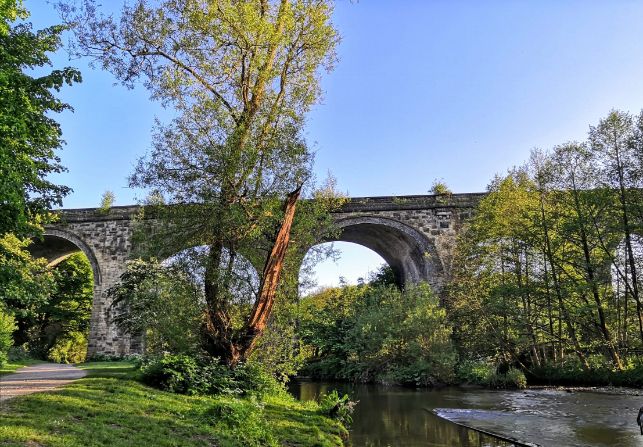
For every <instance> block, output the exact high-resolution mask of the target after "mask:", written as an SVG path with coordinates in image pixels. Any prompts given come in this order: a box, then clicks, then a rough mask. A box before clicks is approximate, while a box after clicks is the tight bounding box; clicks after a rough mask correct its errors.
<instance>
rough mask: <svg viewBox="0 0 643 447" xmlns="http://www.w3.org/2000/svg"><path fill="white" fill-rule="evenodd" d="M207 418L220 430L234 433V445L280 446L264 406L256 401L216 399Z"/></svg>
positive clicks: (206, 415)
mask: <svg viewBox="0 0 643 447" xmlns="http://www.w3.org/2000/svg"><path fill="white" fill-rule="evenodd" d="M205 417H206V418H208V419H209V420H210V423H211V424H212V425H213V426H214V427H216V428H217V429H218V430H221V431H226V432H231V433H234V436H232V437H231V438H232V439H231V441H233V442H234V445H243V446H248V447H254V446H257V447H260V446H274V447H277V446H279V445H280V444H279V443H278V442H277V440H276V438H275V436H274V435H273V433H272V429H271V427H270V425H269V422H268V421H267V419H266V417H265V414H264V406H263V405H261V404H260V403H259V402H257V401H256V400H249V401H248V400H238V399H234V400H230V399H221V398H220V399H216V400H215V402H214V405H212V407H210V409H208V410H207V411H206V413H205Z"/></svg>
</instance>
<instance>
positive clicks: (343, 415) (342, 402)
mask: <svg viewBox="0 0 643 447" xmlns="http://www.w3.org/2000/svg"><path fill="white" fill-rule="evenodd" d="M356 405H357V402H356V401H352V400H350V397H349V396H348V394H344V395H343V396H340V395H339V393H338V392H337V390H333V391H332V392H330V393H327V394H325V395H323V396H322V397H321V399H320V401H319V411H320V412H321V414H323V415H325V416H329V417H331V418H333V419H337V420H338V421H339V422H341V423H342V424H344V425H349V424H350V423H352V422H353V411H355V406H356Z"/></svg>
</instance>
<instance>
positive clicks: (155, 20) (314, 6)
mask: <svg viewBox="0 0 643 447" xmlns="http://www.w3.org/2000/svg"><path fill="white" fill-rule="evenodd" d="M59 7H60V11H61V12H62V16H63V18H64V19H65V21H66V22H67V23H69V24H70V25H73V26H74V29H75V33H76V36H77V45H76V47H75V51H77V53H78V54H81V55H85V56H90V57H92V58H93V59H94V60H95V61H96V62H97V63H99V64H100V65H101V66H102V67H104V68H106V69H108V70H110V71H111V72H112V73H113V74H114V75H115V76H116V77H117V78H118V79H119V80H120V81H121V82H122V83H123V84H124V85H126V86H130V87H131V86H133V85H134V84H135V82H136V81H138V80H139V79H142V80H143V83H144V85H145V86H146V87H147V88H148V90H149V91H150V93H151V96H152V98H154V99H156V100H159V101H161V102H162V103H163V104H164V105H167V106H171V107H173V108H174V109H175V111H176V118H175V119H174V120H173V121H172V122H171V123H169V124H165V125H162V124H158V125H157V128H156V134H155V139H154V141H155V142H154V147H153V150H152V152H151V154H150V156H149V157H147V158H144V159H142V160H140V162H139V164H138V166H137V169H136V171H135V173H134V174H133V175H132V178H131V184H132V186H137V187H145V188H150V189H154V190H156V191H158V192H159V193H160V195H161V196H163V197H164V199H165V201H166V203H167V204H172V205H175V206H171V207H165V208H164V209H162V210H161V209H160V210H158V213H160V214H159V216H161V217H163V218H165V219H164V220H165V222H166V223H167V224H168V225H167V226H166V230H165V231H163V230H160V233H162V234H163V242H164V244H165V246H166V248H167V247H172V246H174V247H175V248H176V249H179V248H184V247H185V246H186V244H187V245H190V244H192V245H201V244H205V245H207V246H208V247H209V250H208V251H207V255H206V256H204V257H203V258H204V259H203V263H204V265H203V267H204V271H205V301H206V304H207V306H206V307H207V309H206V319H205V320H206V321H205V324H204V334H205V343H204V347H205V348H206V349H207V351H208V352H209V353H210V354H212V355H215V356H220V357H222V358H224V359H225V360H226V362H227V363H228V364H230V365H234V364H236V363H237V362H238V361H240V360H243V359H244V358H246V357H247V356H248V355H249V353H250V352H251V350H252V347H253V346H254V342H255V340H256V337H257V336H258V335H260V334H261V333H262V331H263V329H264V327H265V324H266V321H267V319H268V316H269V314H270V311H271V308H272V304H273V302H274V299H275V294H276V290H277V286H278V284H279V280H280V275H281V271H282V269H283V265H284V257H285V255H286V248H287V247H288V243H289V239H290V233H291V225H292V222H293V218H294V214H295V209H296V204H297V200H298V198H299V196H300V194H301V191H302V186H303V184H304V183H305V182H306V180H308V178H309V177H310V161H311V154H310V152H309V151H308V148H307V146H306V144H305V141H304V139H303V138H302V135H301V130H302V126H303V122H304V116H305V114H306V112H307V111H308V110H309V109H310V107H311V106H312V105H313V104H314V103H316V102H317V101H318V99H319V97H320V87H319V76H320V72H319V71H320V68H322V67H325V68H327V69H330V68H331V67H332V64H333V62H334V59H335V55H334V48H335V45H336V44H337V41H338V37H337V33H336V31H335V30H334V29H333V27H332V25H331V23H330V15H331V12H332V6H331V4H330V2H328V1H320V0H279V1H269V0H246V1H241V2H239V1H233V0H213V1H208V2H202V1H197V0H178V1H177V0H163V1H158V2H153V1H148V0H137V1H136V2H134V4H133V5H132V6H124V7H123V9H122V11H121V17H120V19H119V21H117V20H115V19H113V18H112V17H105V16H103V15H101V14H100V13H99V9H98V7H97V5H96V3H95V2H94V1H92V0H85V1H82V2H81V3H80V5H77V4H75V3H74V2H64V3H63V4H61V5H59ZM186 204H199V206H190V205H186ZM242 257H246V258H247V259H248V260H249V262H250V263H251V264H253V265H255V266H257V267H259V270H260V275H259V277H260V281H259V286H258V288H257V290H256V293H255V294H254V296H248V293H243V295H244V296H240V294H239V293H238V291H239V290H242V291H243V290H246V287H245V284H242V283H243V282H244V281H243V278H245V277H246V276H244V275H238V274H237V273H238V272H237V270H238V267H235V265H237V266H238V263H237V262H238V260H239V259H240V258H242ZM261 266H263V268H261ZM240 304H242V306H241V307H242V309H244V310H243V311H242V312H241V313H239V311H238V309H239V305H240Z"/></svg>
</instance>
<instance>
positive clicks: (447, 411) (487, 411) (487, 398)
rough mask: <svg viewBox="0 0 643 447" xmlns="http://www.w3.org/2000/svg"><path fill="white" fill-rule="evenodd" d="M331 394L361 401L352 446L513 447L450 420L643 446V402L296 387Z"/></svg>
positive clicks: (533, 437)
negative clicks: (640, 419) (641, 423)
mask: <svg viewBox="0 0 643 447" xmlns="http://www.w3.org/2000/svg"><path fill="white" fill-rule="evenodd" d="M333 389H337V390H338V391H339V392H340V393H348V394H349V395H351V396H352V399H353V400H358V401H359V403H358V405H357V408H356V411H355V413H354V415H353V424H352V426H351V434H350V440H351V445H352V446H353V447H385V446H392V447H393V446H404V447H413V446H448V447H454V446H456V447H457V446H460V447H473V446H476V447H482V446H488V447H496V446H510V445H513V444H512V443H505V442H502V441H498V440H496V439H495V438H492V437H489V436H485V435H481V434H479V433H478V432H476V431H473V430H468V429H466V428H464V427H461V426H459V425H456V424H454V423H452V422H449V421H447V420H446V419H449V420H451V421H454V422H458V423H461V424H464V425H468V426H473V427H476V428H479V429H482V430H485V431H488V432H492V433H497V434H500V435H503V436H506V437H509V438H512V439H518V440H521V441H523V442H525V443H530V444H533V445H539V446H543V447H562V446H619V447H630V446H643V436H641V435H640V432H639V427H638V426H637V425H636V416H637V413H638V409H639V408H640V407H641V406H643V396H636V395H631V394H607V393H597V392H586V391H582V392H581V391H578V392H568V391H565V390H548V389H528V390H524V391H492V390H481V389H462V388H444V389H439V390H426V389H421V390H413V389H408V388H400V387H385V386H378V385H349V384H337V383H320V382H308V381H296V382H293V383H292V384H291V386H290V390H291V392H292V393H293V394H294V395H295V396H296V397H297V398H299V399H302V400H309V399H316V398H317V397H318V396H319V395H320V393H326V392H328V391H331V390H333ZM436 413H437V414H439V415H440V416H442V417H439V416H437V415H436Z"/></svg>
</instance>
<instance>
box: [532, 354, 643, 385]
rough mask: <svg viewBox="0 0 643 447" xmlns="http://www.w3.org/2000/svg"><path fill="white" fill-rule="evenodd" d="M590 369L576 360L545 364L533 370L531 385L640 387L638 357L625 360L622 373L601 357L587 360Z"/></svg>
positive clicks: (641, 367) (641, 371) (642, 373)
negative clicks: (533, 383)
mask: <svg viewBox="0 0 643 447" xmlns="http://www.w3.org/2000/svg"><path fill="white" fill-rule="evenodd" d="M588 363H589V365H590V368H589V369H587V370H585V369H583V367H582V366H581V364H580V362H579V361H578V359H577V358H575V357H569V358H567V359H565V363H563V364H562V365H559V364H552V363H548V364H545V365H543V366H541V367H539V368H533V369H532V371H531V374H530V376H529V380H530V381H534V382H536V383H544V384H555V385H566V386H597V385H613V386H626V387H636V388H640V387H643V364H641V360H640V358H638V357H632V358H630V359H626V360H625V362H624V363H625V365H624V368H623V370H621V371H618V370H615V369H614V367H613V365H612V363H611V362H610V360H609V359H607V358H604V357H601V356H591V357H590V358H588Z"/></svg>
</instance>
